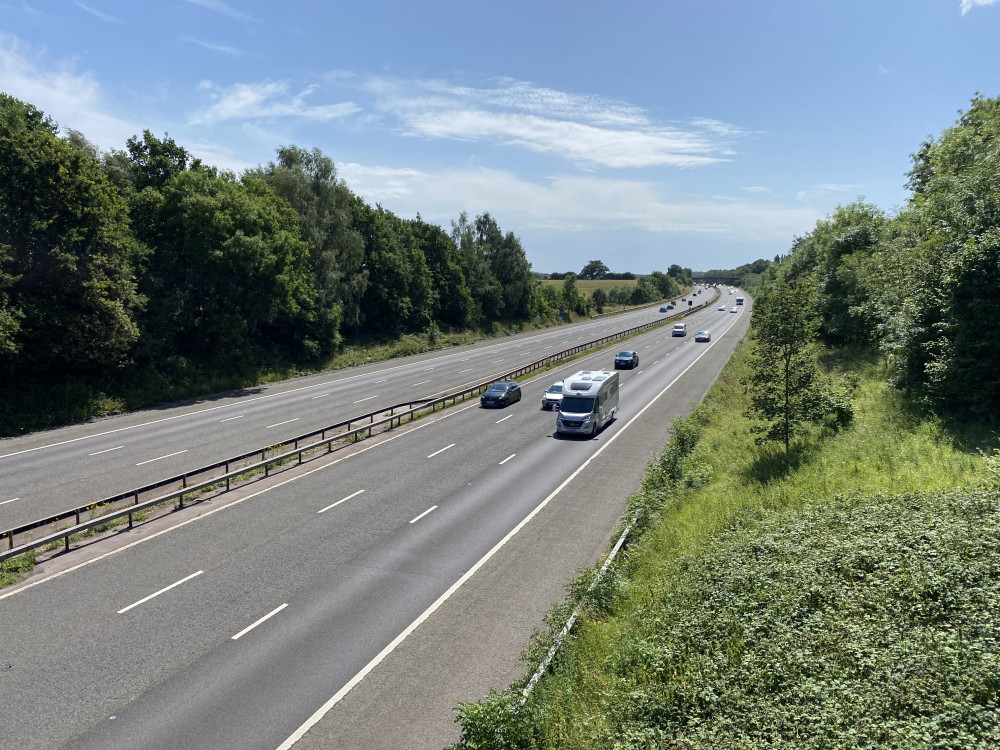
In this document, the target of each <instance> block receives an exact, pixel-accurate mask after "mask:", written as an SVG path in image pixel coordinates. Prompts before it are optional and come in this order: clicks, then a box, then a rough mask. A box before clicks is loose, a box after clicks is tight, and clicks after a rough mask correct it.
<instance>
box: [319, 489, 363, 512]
mask: <svg viewBox="0 0 1000 750" xmlns="http://www.w3.org/2000/svg"><path fill="white" fill-rule="evenodd" d="M362 492H364V490H358V491H357V492H352V493H351V494H350V495H348V496H347V497H342V498H340V500H338V501H337V502H335V503H333V505H327V506H326V507H325V508H323V510H317V511H316V512H317V513H326V512H327V511H328V510H330V508H336V507H337V506H338V505H340V504H341V503H346V502H347V501H348V500H350V499H351V498H352V497H357V496H358V495H360V494H361V493H362Z"/></svg>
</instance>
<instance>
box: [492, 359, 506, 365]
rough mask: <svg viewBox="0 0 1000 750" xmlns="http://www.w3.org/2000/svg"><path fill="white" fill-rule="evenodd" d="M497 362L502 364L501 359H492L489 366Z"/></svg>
mask: <svg viewBox="0 0 1000 750" xmlns="http://www.w3.org/2000/svg"><path fill="white" fill-rule="evenodd" d="M497 362H503V360H502V359H494V360H493V361H492V362H490V364H491V365H495V364H496V363H497Z"/></svg>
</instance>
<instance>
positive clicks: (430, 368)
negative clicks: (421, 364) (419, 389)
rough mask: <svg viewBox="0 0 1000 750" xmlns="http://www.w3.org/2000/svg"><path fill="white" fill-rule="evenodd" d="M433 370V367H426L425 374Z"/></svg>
mask: <svg viewBox="0 0 1000 750" xmlns="http://www.w3.org/2000/svg"><path fill="white" fill-rule="evenodd" d="M433 369H434V368H433V367H425V368H424V372H427V371H428V370H433Z"/></svg>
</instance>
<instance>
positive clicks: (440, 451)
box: [427, 443, 457, 458]
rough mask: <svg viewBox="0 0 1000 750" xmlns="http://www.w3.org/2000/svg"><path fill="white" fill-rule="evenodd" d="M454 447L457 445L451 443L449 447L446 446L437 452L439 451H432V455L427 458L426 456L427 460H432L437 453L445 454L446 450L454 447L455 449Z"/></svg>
mask: <svg viewBox="0 0 1000 750" xmlns="http://www.w3.org/2000/svg"><path fill="white" fill-rule="evenodd" d="M456 445H457V443H452V444H451V445H446V446H445V447H444V448H442V449H441V450H439V451H434V452H433V453H432V454H431V455H429V456H428V457H427V458H434V456H436V455H438V454H439V453H444V452H445V451H446V450H448V449H449V448H454V447H455V446H456Z"/></svg>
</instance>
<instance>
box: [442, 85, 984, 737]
mask: <svg viewBox="0 0 1000 750" xmlns="http://www.w3.org/2000/svg"><path fill="white" fill-rule="evenodd" d="M913 161H914V166H913V169H912V171H911V172H910V174H909V175H908V177H909V181H910V182H909V185H910V187H911V189H912V191H913V195H912V198H911V200H910V202H909V204H908V205H907V206H906V207H905V208H904V209H902V210H901V211H900V212H899V213H898V214H897V215H895V216H887V215H885V214H884V213H882V212H881V211H879V210H878V209H877V208H876V207H874V206H872V205H870V204H866V203H863V202H861V201H859V202H856V203H853V204H850V205H848V206H840V207H838V208H837V209H836V210H835V211H834V212H833V213H832V214H831V215H830V216H828V217H827V218H826V219H824V220H822V221H820V222H818V223H817V225H816V228H815V230H814V231H813V232H811V233H810V234H808V235H806V236H804V237H800V238H797V239H796V241H795V243H794V246H793V247H792V249H791V251H790V252H789V253H788V254H787V255H785V256H780V257H779V258H778V259H777V260H778V262H776V263H773V264H770V265H769V266H768V267H767V268H766V269H764V270H763V271H762V272H761V273H760V276H759V278H758V280H757V283H756V284H754V285H753V293H754V295H755V300H754V308H755V309H754V316H753V318H752V321H751V335H750V337H749V338H748V340H747V341H746V342H745V343H744V344H743V345H741V348H740V349H739V350H738V351H737V353H736V356H735V357H734V358H733V359H732V360H731V362H730V363H729V364H728V366H727V367H726V369H725V370H724V371H723V373H722V375H721V377H720V379H719V380H718V382H717V383H716V384H715V385H714V386H713V388H712V390H711V391H710V393H709V396H708V397H707V399H706V400H705V402H704V403H702V404H701V405H699V406H698V407H697V408H695V410H694V411H693V412H692V414H691V415H690V416H689V417H687V418H686V419H683V420H679V421H678V422H677V423H675V424H674V425H673V427H672V430H671V434H670V440H669V442H668V443H667V446H666V448H665V449H664V451H663V452H662V453H661V454H660V456H659V457H658V458H657V459H656V460H655V461H653V462H652V463H651V464H650V466H649V468H648V470H647V473H646V475H645V476H644V478H643V480H642V485H641V490H640V492H639V493H637V494H636V495H634V496H633V497H632V498H631V499H630V502H629V508H628V512H627V514H626V517H627V518H629V519H632V518H633V517H634V518H636V519H637V522H636V526H635V528H634V530H633V532H632V534H631V536H630V541H629V543H628V545H627V546H626V547H625V549H624V550H623V552H622V553H621V554H619V555H618V557H617V558H616V562H615V564H614V566H613V567H612V568H611V569H610V571H609V572H608V573H607V574H605V575H604V576H602V577H601V578H600V579H599V580H597V579H596V572H595V570H586V571H583V572H582V573H581V574H580V575H579V577H578V579H577V580H576V581H574V582H573V584H572V585H571V586H570V587H569V598H568V600H567V602H566V603H565V604H564V605H561V606H560V607H558V608H556V609H555V610H553V612H551V613H550V614H549V616H548V617H547V619H546V621H547V624H548V625H549V626H550V630H546V631H544V632H539V633H538V634H537V635H536V638H535V639H534V641H533V642H532V643H531V644H530V645H529V647H528V648H527V650H526V651H525V663H526V666H527V668H528V670H529V673H530V671H534V669H535V667H536V665H538V664H539V663H541V661H542V655H544V654H545V653H546V651H547V650H548V648H549V646H550V645H551V644H552V643H553V642H554V640H555V636H554V633H556V632H558V631H559V629H560V628H561V627H562V624H563V623H564V622H566V619H567V616H568V613H569V611H570V610H574V609H575V610H576V612H577V613H578V617H577V620H576V625H575V626H574V628H573V629H572V630H571V631H570V633H569V634H568V636H567V638H566V640H565V641H564V642H563V644H562V646H561V648H559V650H558V651H557V652H556V657H555V659H554V661H553V662H552V663H551V665H550V666H549V668H548V669H547V670H546V671H545V672H544V674H543V676H542V678H541V679H540V680H539V681H538V682H537V684H536V685H535V686H534V688H533V689H532V690H531V691H530V692H529V693H528V694H527V697H526V698H525V697H524V696H523V694H522V689H523V688H524V687H525V685H526V684H527V682H528V675H526V676H525V678H524V679H523V680H522V681H519V682H518V683H516V684H514V685H511V686H510V687H509V688H508V689H506V690H503V691H496V692H493V693H491V694H490V695H489V696H487V697H486V698H484V699H483V700H481V701H479V702H477V703H468V704H462V705H461V706H459V708H458V720H459V722H460V723H461V725H462V730H463V732H462V739H461V741H460V742H459V743H458V745H457V747H458V748H476V749H477V750H486V749H488V748H494V749H500V748H579V749H580V750H583V749H584V748H587V749H593V748H609V749H611V748H613V749H614V750H631V749H636V750H638V749H639V748H643V749H646V748H650V749H651V748H705V749H706V750H707V749H708V748H785V747H796V748H876V747H878V748H900V749H902V748H913V747H922V748H956V749H958V748H987V747H996V746H998V745H1000V677H998V675H1000V670H998V666H1000V664H998V654H1000V617H997V614H996V613H997V611H998V605H1000V451H998V439H997V414H998V409H1000V367H998V362H997V357H998V356H1000V355H998V353H997V351H996V346H995V344H994V342H993V341H992V340H991V338H990V336H989V335H988V333H987V332H988V331H989V330H991V329H990V325H991V322H990V321H993V322H994V323H995V320H996V319H997V313H998V312H1000V302H998V301H997V300H998V299H1000V297H998V295H997V291H996V290H997V289H998V288H1000V241H998V238H1000V182H998V181H997V179H996V175H997V174H1000V100H997V99H985V98H982V97H979V96H977V97H976V98H975V99H973V101H972V105H971V107H970V109H969V110H968V111H967V112H965V113H962V115H961V117H960V119H959V120H958V121H957V122H956V124H955V125H954V126H953V127H952V128H949V129H947V130H946V131H945V132H944V133H943V134H942V135H941V136H940V138H938V139H937V140H935V141H933V142H930V141H929V142H926V143H924V144H922V146H921V148H920V149H919V151H918V152H917V153H916V154H915V155H914V157H913ZM595 580H596V583H595Z"/></svg>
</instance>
